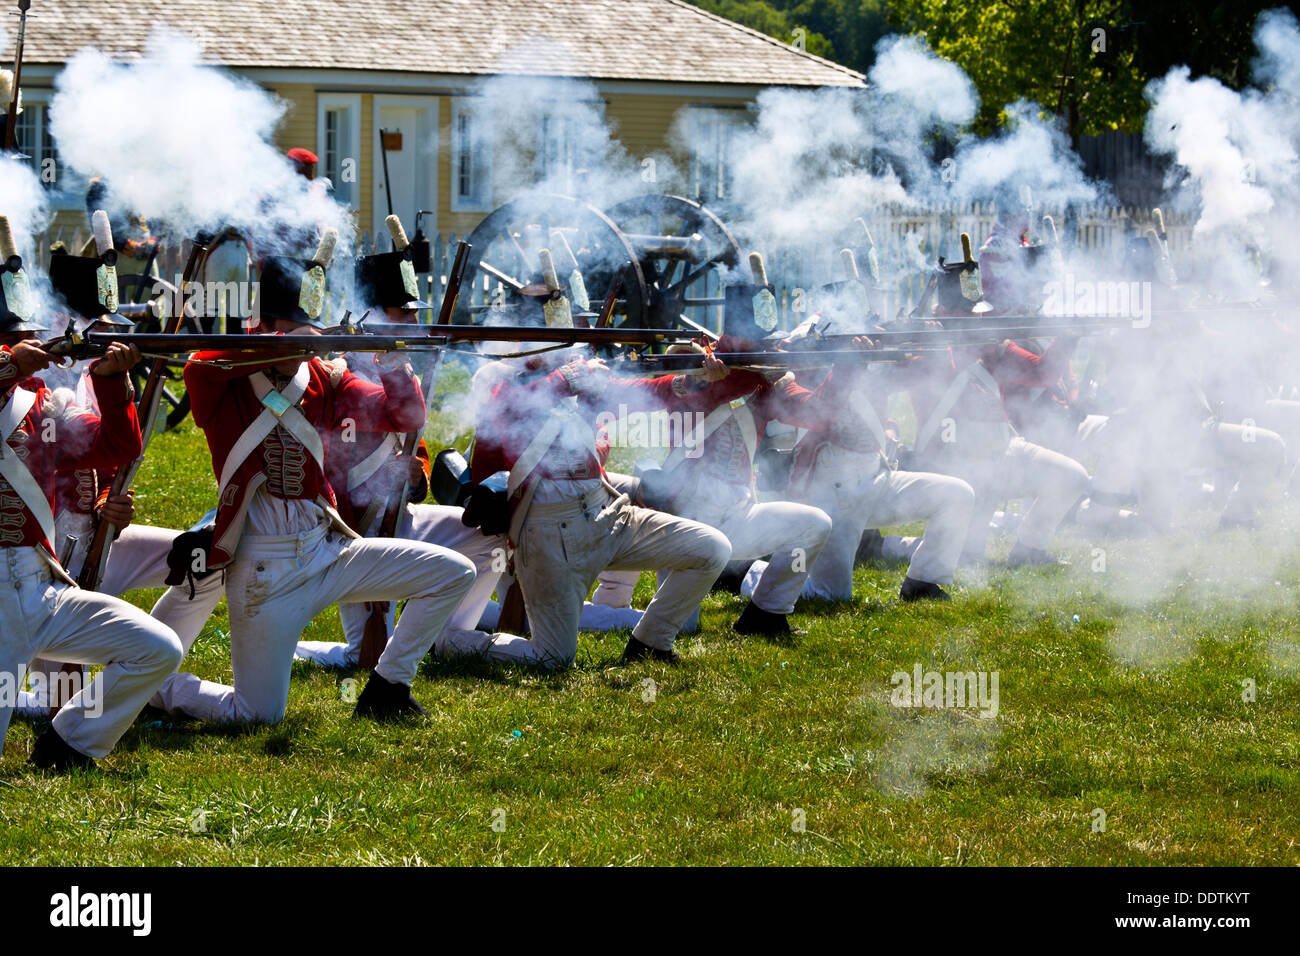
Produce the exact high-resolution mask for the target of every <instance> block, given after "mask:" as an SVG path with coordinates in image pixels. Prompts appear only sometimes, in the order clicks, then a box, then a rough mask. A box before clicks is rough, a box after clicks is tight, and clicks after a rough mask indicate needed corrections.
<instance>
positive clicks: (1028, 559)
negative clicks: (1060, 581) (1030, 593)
mask: <svg viewBox="0 0 1300 956" xmlns="http://www.w3.org/2000/svg"><path fill="white" fill-rule="evenodd" d="M1007 564H1009V565H1010V566H1011V567H1013V568H1067V567H1069V566H1070V562H1069V561H1066V560H1065V559H1064V558H1058V557H1056V556H1055V555H1053V554H1049V553H1048V552H1047V551H1044V550H1043V549H1042V548H1027V547H1025V546H1024V545H1023V544H1021V543H1020V542H1019V541H1017V542H1016V546H1015V547H1014V548H1012V549H1011V554H1009V555H1008V556H1007Z"/></svg>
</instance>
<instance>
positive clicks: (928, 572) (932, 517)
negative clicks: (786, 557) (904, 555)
mask: <svg viewBox="0 0 1300 956" xmlns="http://www.w3.org/2000/svg"><path fill="white" fill-rule="evenodd" d="M878 462H879V456H870V455H863V454H858V453H855V452H851V451H847V450H845V449H840V448H827V449H824V450H823V451H822V453H821V454H820V455H819V456H818V460H817V469H816V471H815V472H814V473H813V476H812V481H811V482H810V483H809V485H808V487H809V493H808V494H807V496H806V500H807V502H808V504H811V505H815V506H817V507H819V508H821V509H822V510H823V511H825V512H826V513H827V514H828V515H830V516H831V521H832V528H831V534H830V538H829V539H828V540H827V542H826V547H825V548H824V549H823V551H822V553H821V557H819V558H818V559H817V563H816V564H814V565H813V567H812V573H811V575H810V576H809V578H808V583H807V584H806V585H805V586H804V589H803V593H804V596H805V597H817V598H826V599H829V600H834V601H850V600H852V599H853V562H854V557H855V556H856V555H857V550H858V543H859V542H860V541H861V540H862V531H863V529H864V528H888V527H890V526H892V525H898V524H907V523H909V522H912V521H924V522H926V526H925V536H924V537H923V538H922V539H921V543H920V545H919V546H918V547H917V548H916V549H915V551H914V552H913V553H912V554H911V556H910V557H911V563H910V564H909V565H908V568H907V576H908V577H909V578H913V579H915V580H917V581H928V582H930V583H932V584H951V583H952V577H953V572H954V571H955V570H956V568H957V562H958V560H959V559H960V558H961V549H962V544H963V542H964V541H965V539H966V530H967V528H968V527H969V526H970V520H971V510H972V509H973V508H974V506H975V492H974V491H973V490H972V489H971V486H970V485H968V484H967V483H966V482H964V481H962V480H961V479H960V478H953V477H950V476H948V475H936V474H931V473H929V472H912V471H890V470H888V469H885V468H880V467H878V466H877V463H878ZM873 468H876V471H875V473H874V474H873V473H872V469H873Z"/></svg>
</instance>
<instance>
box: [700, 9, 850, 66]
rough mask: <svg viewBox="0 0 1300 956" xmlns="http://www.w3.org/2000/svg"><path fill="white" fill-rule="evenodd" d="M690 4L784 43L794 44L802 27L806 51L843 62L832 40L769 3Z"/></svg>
mask: <svg viewBox="0 0 1300 956" xmlns="http://www.w3.org/2000/svg"><path fill="white" fill-rule="evenodd" d="M691 3H692V4H693V5H694V6H697V7H699V8H700V9H701V10H707V11H708V12H709V13H716V14H717V15H718V16H720V17H726V18H727V19H728V20H731V21H733V22H735V23H739V24H742V25H744V26H747V27H749V28H750V29H751V30H757V31H758V32H759V33H765V34H767V35H768V36H770V37H774V38H776V39H778V40H781V41H782V42H784V43H793V42H795V40H796V34H795V30H796V28H799V27H803V28H804V30H805V31H806V36H804V37H803V38H802V42H803V47H804V49H805V50H807V51H808V52H809V53H813V54H816V55H817V56H820V57H824V58H825V59H828V60H834V61H835V62H837V63H839V62H842V61H841V60H840V59H839V58H837V57H836V55H835V48H834V46H833V44H832V43H831V41H830V40H829V39H827V38H826V37H825V36H823V35H822V34H820V33H817V32H814V31H812V30H809V29H808V27H807V26H806V25H805V21H803V20H800V19H799V18H797V17H791V16H790V15H789V14H788V13H787V12H786V11H785V10H782V9H778V8H777V7H775V6H773V5H772V4H771V3H769V2H767V0H691Z"/></svg>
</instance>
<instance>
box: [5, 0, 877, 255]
mask: <svg viewBox="0 0 1300 956" xmlns="http://www.w3.org/2000/svg"><path fill="white" fill-rule="evenodd" d="M33 14H34V16H33V17H32V18H31V19H30V20H29V22H28V28H27V44H26V61H25V66H24V72H23V81H24V82H23V86H24V89H23V97H24V103H25V104H26V109H25V111H24V113H23V115H22V121H21V128H20V136H21V144H22V146H23V149H24V152H26V153H27V154H28V155H30V156H31V157H32V162H33V163H34V164H36V165H37V166H38V167H39V166H40V164H41V163H42V162H43V161H44V160H46V159H49V158H52V157H54V151H55V148H56V144H54V143H52V142H51V140H50V137H49V134H48V132H47V130H46V128H45V108H46V106H47V104H48V103H49V102H50V99H51V98H52V96H53V94H54V80H55V77H56V75H57V73H58V71H59V70H60V69H61V67H62V65H63V64H64V63H66V62H67V60H68V59H69V58H70V57H72V56H73V55H74V54H75V53H76V52H77V51H78V50H80V49H82V48H83V47H86V46H95V47H98V48H99V49H100V50H102V51H103V52H104V53H105V54H106V55H107V56H109V57H110V58H112V59H114V60H118V61H125V62H129V61H130V60H133V59H138V58H139V57H140V56H141V55H142V50H143V49H144V48H145V45H146V39H147V37H148V34H149V32H150V29H151V28H152V27H153V26H155V25H158V24H165V25H168V26H171V27H174V28H176V29H178V30H182V31H184V32H187V33H189V34H191V35H192V36H194V37H195V38H196V39H197V40H198V41H199V42H200V44H201V46H202V49H203V51H204V58H205V60H208V61H210V62H212V63H214V64H220V65H222V66H224V67H226V68H228V69H230V70H231V71H233V72H235V73H237V74H239V75H241V76H243V77H246V78H247V79H249V80H251V81H253V82H255V83H257V84H259V85H261V86H262V87H264V88H265V89H267V90H269V91H271V92H273V93H274V94H276V95H277V96H279V97H281V98H282V99H283V100H284V101H285V103H286V105H287V112H286V115H285V118H284V121H283V123H282V124H281V126H280V128H279V130H278V131H277V134H276V140H277V144H278V145H279V146H280V147H282V148H284V149H289V148H291V147H295V146H302V147H306V148H308V149H311V150H313V151H314V152H315V153H316V154H317V155H318V156H319V157H320V159H321V163H320V168H319V175H321V176H324V177H327V178H329V179H330V180H331V182H332V183H333V184H334V187H335V195H336V197H337V198H338V199H340V200H341V201H343V202H346V203H347V204H349V205H350V206H351V207H352V209H353V210H354V211H355V216H356V221H357V229H358V232H359V233H366V232H368V233H371V234H376V233H377V232H379V231H380V230H382V223H383V218H384V216H385V215H386V214H387V207H388V203H387V195H388V192H389V190H390V189H391V192H392V201H393V207H394V211H395V212H397V213H398V214H399V215H400V216H401V218H402V219H403V221H404V222H405V223H406V224H407V225H408V227H409V226H410V224H411V223H412V221H413V219H414V217H415V213H416V211H417V210H428V211H429V213H428V214H427V215H426V216H425V217H424V221H423V223H422V225H423V228H424V230H425V231H426V232H427V233H429V234H433V233H435V232H443V233H447V232H456V233H459V234H462V235H463V234H464V233H466V232H467V231H469V230H470V229H472V228H473V226H474V225H475V224H476V223H477V222H478V221H479V220H481V219H482V218H483V216H484V215H485V214H486V213H488V212H490V211H491V210H492V209H494V208H495V207H496V206H497V205H499V204H500V203H501V202H502V201H504V200H505V199H507V198H509V197H510V196H511V195H513V194H514V193H516V192H517V191H518V189H519V187H520V186H521V185H525V184H521V183H520V182H518V181H517V180H516V179H515V177H517V176H518V175H519V171H518V170H517V169H514V170H511V171H510V173H509V175H510V178H511V180H512V181H509V182H505V181H503V178H504V177H505V176H506V172H505V171H503V170H501V169H499V168H496V167H497V164H494V163H493V158H492V155H491V149H490V148H484V147H483V145H482V143H481V142H479V143H478V148H474V144H475V142H476V140H475V136H474V131H475V128H476V125H481V124H482V123H483V122H484V120H485V119H487V118H486V117H484V116H483V115H482V113H483V111H484V110H485V109H486V108H487V107H486V105H485V104H486V101H485V100H484V98H483V96H482V83H483V81H484V79H485V78H486V77H490V76H501V75H506V76H510V75H514V76H521V77H557V78H558V77H563V78H575V79H580V80H585V81H589V83H590V86H587V87H585V88H586V89H587V90H590V89H592V87H594V90H595V96H596V98H597V99H598V101H599V102H598V103H594V104H593V106H595V108H597V109H599V110H601V111H603V114H604V117H605V118H606V120H607V121H608V123H609V126H610V127H611V128H612V129H613V130H614V131H615V136H616V137H617V139H618V140H619V141H620V142H621V143H622V145H623V147H624V148H625V150H626V151H627V154H628V156H629V157H630V158H631V159H632V160H633V161H636V160H637V159H638V158H640V157H649V156H653V155H671V156H673V157H674V161H675V162H676V163H677V164H679V165H680V168H682V169H684V170H689V179H690V182H689V185H688V187H687V188H688V189H689V192H690V194H691V195H693V196H699V197H702V198H703V199H705V200H706V201H710V200H716V199H718V198H720V197H719V195H718V194H719V191H721V190H725V183H726V176H727V172H726V168H727V155H728V148H729V137H728V130H729V129H730V128H732V126H733V124H735V123H738V122H744V121H745V116H746V112H745V110H746V107H748V106H749V105H750V104H751V103H752V102H753V101H754V99H755V97H756V96H757V95H758V94H759V92H760V91H761V90H763V89H764V88H765V87H770V86H790V87H816V86H846V85H859V84H861V83H862V82H863V77H862V76H861V75H860V74H858V73H855V72H853V71H851V70H848V69H846V68H844V67H841V66H838V65H836V64H833V63H830V62H828V61H826V60H823V59H820V58H818V57H815V56H812V55H811V54H808V53H806V52H804V51H802V50H800V49H798V48H797V47H796V46H793V45H790V44H785V43H781V42H778V41H777V40H774V39H772V38H769V37H766V36H764V35H762V34H759V33H757V32H755V31H752V30H749V29H747V28H745V27H742V26H739V25H737V24H734V23H731V22H730V21H727V20H724V19H721V18H719V17H715V16H713V15H711V14H707V13H704V12H702V11H700V10H699V9H697V8H695V7H693V6H690V5H689V4H686V3H683V2H680V0H384V2H379V0H342V2H336V0H281V2H275V0H130V2H125V0H116V2H115V0H58V2H57V3H37V4H35V5H34V9H33ZM196 108H201V105H197V106H196ZM141 110H142V111H147V110H148V104H147V103H144V104H141ZM675 123H676V124H678V127H677V128H678V130H679V135H676V136H674V135H673V130H674V124H675ZM380 130H387V131H389V132H390V133H396V134H398V135H395V136H391V137H390V138H389V140H388V142H389V146H390V149H389V151H388V169H389V172H388V177H389V178H388V180H387V181H385V178H384V173H383V165H382V163H381V162H379V161H378V160H379V159H380V153H379V143H380V135H379V131H380ZM681 130H685V133H684V135H682V134H681V133H680V131H681ZM517 136H518V141H519V143H520V144H524V148H525V149H530V150H531V155H532V156H533V158H534V161H533V163H532V167H533V168H532V170H531V172H532V174H533V175H535V176H536V177H537V179H550V178H551V177H554V176H555V175H556V174H557V173H559V174H560V175H561V176H562V175H563V174H564V173H565V172H566V171H567V172H573V171H574V168H573V167H574V166H575V165H578V164H580V158H578V157H577V156H576V155H575V151H576V149H577V146H576V145H575V144H574V143H573V142H572V141H571V137H570V136H569V134H568V131H567V130H566V128H565V122H564V111H563V110H556V111H555V112H554V113H551V111H549V110H548V109H545V108H544V109H542V110H541V111H540V114H539V115H536V116H535V117H534V118H533V120H532V121H531V122H529V123H525V124H522V125H521V127H520V128H519V129H518V130H517ZM528 144H531V145H528ZM646 191H647V192H653V191H656V190H655V189H653V188H647V190H646ZM80 200H81V197H80V196H77V195H76V194H75V191H74V190H71V189H65V191H64V193H63V194H62V195H61V197H60V204H61V209H62V212H61V213H60V216H59V221H60V222H65V223H73V222H74V220H75V221H76V222H77V224H84V216H85V213H84V207H83V206H82V205H81V201H80ZM78 217H80V218H78Z"/></svg>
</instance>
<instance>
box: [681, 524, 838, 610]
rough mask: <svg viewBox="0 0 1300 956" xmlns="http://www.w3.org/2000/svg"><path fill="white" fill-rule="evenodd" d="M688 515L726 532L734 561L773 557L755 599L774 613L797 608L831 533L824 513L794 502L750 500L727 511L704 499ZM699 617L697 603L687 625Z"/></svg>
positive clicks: (757, 604)
mask: <svg viewBox="0 0 1300 956" xmlns="http://www.w3.org/2000/svg"><path fill="white" fill-rule="evenodd" d="M690 516H691V517H692V518H694V519H695V520H696V521H702V522H704V523H705V524H709V525H712V526H713V527H715V528H717V529H718V530H719V531H721V532H722V533H723V534H725V535H726V536H727V540H728V541H730V542H731V557H732V558H733V559H734V560H738V561H744V560H747V559H752V558H761V557H765V556H767V555H771V556H772V557H771V560H770V561H769V562H768V564H767V566H766V567H765V569H764V571H763V575H762V577H761V578H760V579H759V581H758V584H757V586H756V587H755V588H754V595H753V597H752V598H751V600H752V601H753V602H754V604H755V605H756V606H757V607H758V608H760V609H761V610H764V611H767V612H769V613H771V614H790V613H791V612H793V611H794V605H795V602H796V601H798V600H799V595H800V594H801V593H802V592H803V588H804V582H805V581H807V580H808V575H809V572H810V571H811V570H812V568H814V567H816V564H817V561H818V555H819V554H821V552H822V548H823V547H825V545H826V540H827V539H828V538H829V537H830V534H831V519H830V517H829V516H828V515H827V514H826V512H824V511H822V510H821V509H820V508H814V507H812V506H810V505H806V504H797V503H795V502H793V501H766V502H761V503H756V502H752V501H751V502H748V503H746V504H744V505H741V506H740V507H739V508H731V509H726V510H723V509H718V508H712V507H710V506H709V505H708V504H704V503H701V504H700V505H694V506H693V507H692V508H691V515H690ZM698 616H699V608H696V609H695V614H694V615H693V616H692V618H691V621H690V622H689V623H688V624H687V628H688V629H689V630H693V629H694V627H693V625H694V623H695V622H696V621H698Z"/></svg>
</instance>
